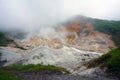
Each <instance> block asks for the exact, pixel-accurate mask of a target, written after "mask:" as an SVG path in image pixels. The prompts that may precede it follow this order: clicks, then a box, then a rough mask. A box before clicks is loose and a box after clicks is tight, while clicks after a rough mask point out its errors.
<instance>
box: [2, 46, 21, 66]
mask: <svg viewBox="0 0 120 80" xmlns="http://www.w3.org/2000/svg"><path fill="white" fill-rule="evenodd" d="M21 57H22V55H21V54H20V53H18V52H15V51H11V50H8V49H5V48H0V65H3V66H7V65H11V64H14V63H16V62H17V61H19V60H20V58H21Z"/></svg>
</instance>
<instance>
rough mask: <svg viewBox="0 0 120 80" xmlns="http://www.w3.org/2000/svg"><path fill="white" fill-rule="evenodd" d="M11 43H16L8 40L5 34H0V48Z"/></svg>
mask: <svg viewBox="0 0 120 80" xmlns="http://www.w3.org/2000/svg"><path fill="white" fill-rule="evenodd" d="M9 43H14V41H13V40H11V39H9V38H7V37H6V36H5V34H4V33H2V32H0V46H7V44H9Z"/></svg>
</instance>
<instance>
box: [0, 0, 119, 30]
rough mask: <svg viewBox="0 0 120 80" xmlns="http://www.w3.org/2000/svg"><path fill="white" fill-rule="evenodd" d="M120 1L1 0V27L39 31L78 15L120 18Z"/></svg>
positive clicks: (4, 28)
mask: <svg viewBox="0 0 120 80" xmlns="http://www.w3.org/2000/svg"><path fill="white" fill-rule="evenodd" d="M119 5H120V0H34V1H33V0H0V30H13V29H18V30H20V29H21V30H25V31H33V30H34V31H35V29H36V30H37V29H38V28H41V27H51V26H53V25H56V24H57V23H60V22H64V21H65V20H67V19H68V18H70V17H71V16H74V15H85V16H90V17H94V18H101V19H113V20H120V16H119V14H120V12H119V11H120V8H119Z"/></svg>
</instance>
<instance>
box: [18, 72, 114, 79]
mask: <svg viewBox="0 0 120 80" xmlns="http://www.w3.org/2000/svg"><path fill="white" fill-rule="evenodd" d="M17 75H18V76H19V77H22V78H23V79H25V80H115V79H108V78H104V77H101V76H94V77H90V76H89V77H88V76H80V75H72V74H62V73H61V72H58V71H50V72H48V71H47V72H45V71H42V72H23V71H20V72H17Z"/></svg>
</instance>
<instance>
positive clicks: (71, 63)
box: [18, 46, 102, 69]
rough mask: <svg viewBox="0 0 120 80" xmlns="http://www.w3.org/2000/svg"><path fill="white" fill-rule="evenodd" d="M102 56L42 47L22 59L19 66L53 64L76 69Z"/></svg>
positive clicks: (70, 48)
mask: <svg viewBox="0 0 120 80" xmlns="http://www.w3.org/2000/svg"><path fill="white" fill-rule="evenodd" d="M100 55H102V53H96V52H90V51H83V50H78V49H76V48H73V47H67V46H64V47H63V48H61V49H57V50H55V49H51V48H49V47H40V48H38V49H35V50H33V51H31V52H30V53H28V54H26V55H25V56H24V57H22V59H21V60H20V61H19V62H18V64H45V65H47V64H51V65H57V66H61V67H64V68H67V69H74V68H76V67H78V66H82V65H83V64H84V63H86V62H88V61H89V60H91V59H93V58H97V57H99V56H100Z"/></svg>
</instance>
